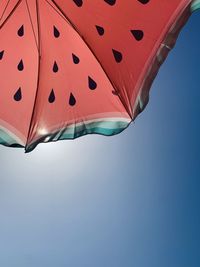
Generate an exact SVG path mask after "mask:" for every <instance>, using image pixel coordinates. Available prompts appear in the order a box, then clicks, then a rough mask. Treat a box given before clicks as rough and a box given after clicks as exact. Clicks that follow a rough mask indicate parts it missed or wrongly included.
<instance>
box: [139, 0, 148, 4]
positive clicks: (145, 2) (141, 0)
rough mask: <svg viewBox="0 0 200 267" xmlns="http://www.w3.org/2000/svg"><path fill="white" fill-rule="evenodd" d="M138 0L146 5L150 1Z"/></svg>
mask: <svg viewBox="0 0 200 267" xmlns="http://www.w3.org/2000/svg"><path fill="white" fill-rule="evenodd" d="M138 1H139V2H140V3H142V4H144V5H145V4H147V3H149V1H150V0H138Z"/></svg>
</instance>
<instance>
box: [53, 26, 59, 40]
mask: <svg viewBox="0 0 200 267" xmlns="http://www.w3.org/2000/svg"><path fill="white" fill-rule="evenodd" d="M53 34H54V37H55V38H58V37H59V36H60V32H59V30H58V29H57V28H56V26H53Z"/></svg>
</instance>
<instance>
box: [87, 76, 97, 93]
mask: <svg viewBox="0 0 200 267" xmlns="http://www.w3.org/2000/svg"><path fill="white" fill-rule="evenodd" d="M88 86H89V88H90V89H91V90H95V89H96V88H97V84H96V82H95V81H94V80H93V79H92V78H91V77H90V76H88Z"/></svg>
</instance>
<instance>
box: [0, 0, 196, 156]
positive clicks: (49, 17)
mask: <svg viewBox="0 0 200 267" xmlns="http://www.w3.org/2000/svg"><path fill="white" fill-rule="evenodd" d="M199 7H200V1H199V0H198V1H192V0H191V1H189V0H173V1H168V0H163V1H160V0H135V1H132V0H93V1H90V0H66V1H63V0H1V3H0V75H1V79H0V90H1V97H0V143H1V144H3V145H6V146H11V147H25V151H26V152H29V151H31V150H33V149H34V148H35V147H36V145H37V144H38V143H41V142H50V141H56V140H61V139H74V138H76V137H79V136H82V135H85V134H89V133H97V134H102V135H114V134H117V133H120V132H121V131H123V130H124V129H125V128H126V127H127V126H128V125H129V124H130V123H131V122H132V121H133V120H134V119H135V118H136V116H137V115H138V114H139V113H140V112H141V111H142V110H143V109H144V108H145V106H146V104H147V103H148V99H149V90H150V87H151V84H152V82H153V79H154V78H155V76H156V74H157V72H158V70H159V67H160V66H161V64H162V63H163V61H164V60H165V58H166V56H167V54H168V52H169V51H170V50H171V49H172V48H173V46H174V44H175V41H176V39H177V37H178V34H179V32H180V30H181V29H182V27H183V26H184V24H185V23H186V21H187V19H188V18H189V16H190V15H191V12H192V11H194V10H196V9H197V8H199Z"/></svg>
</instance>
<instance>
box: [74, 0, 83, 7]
mask: <svg viewBox="0 0 200 267" xmlns="http://www.w3.org/2000/svg"><path fill="white" fill-rule="evenodd" d="M73 1H74V3H75V4H76V5H77V6H78V7H81V6H82V5H83V0H73Z"/></svg>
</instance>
